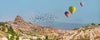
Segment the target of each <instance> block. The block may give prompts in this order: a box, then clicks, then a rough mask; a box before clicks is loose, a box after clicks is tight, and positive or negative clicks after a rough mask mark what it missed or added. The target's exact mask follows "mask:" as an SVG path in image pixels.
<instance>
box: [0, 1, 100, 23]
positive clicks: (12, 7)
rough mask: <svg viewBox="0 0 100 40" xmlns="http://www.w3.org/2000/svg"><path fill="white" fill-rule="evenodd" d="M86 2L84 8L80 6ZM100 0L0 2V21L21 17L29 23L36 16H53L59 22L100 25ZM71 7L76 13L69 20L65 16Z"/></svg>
mask: <svg viewBox="0 0 100 40" xmlns="http://www.w3.org/2000/svg"><path fill="white" fill-rule="evenodd" d="M80 2H84V3H85V5H84V7H81V6H80ZM99 4H100V0H0V21H9V20H14V18H15V16H16V15H21V16H22V17H24V18H25V19H26V20H27V21H29V18H30V17H31V16H34V15H43V14H46V13H47V14H53V15H55V16H56V17H58V19H57V20H56V21H57V22H66V23H100V5H99ZM69 6H76V8H77V10H76V12H75V13H74V14H73V15H71V16H70V17H69V18H66V16H65V15H64V12H65V11H68V7H69Z"/></svg>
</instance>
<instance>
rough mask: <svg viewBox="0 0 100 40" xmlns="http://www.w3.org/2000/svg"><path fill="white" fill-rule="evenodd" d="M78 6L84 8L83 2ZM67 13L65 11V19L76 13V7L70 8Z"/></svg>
mask: <svg viewBox="0 0 100 40" xmlns="http://www.w3.org/2000/svg"><path fill="white" fill-rule="evenodd" d="M80 6H81V7H83V6H84V2H80ZM68 10H69V11H65V15H66V17H70V15H71V14H74V13H75V11H76V7H75V6H70V7H69V9H68Z"/></svg>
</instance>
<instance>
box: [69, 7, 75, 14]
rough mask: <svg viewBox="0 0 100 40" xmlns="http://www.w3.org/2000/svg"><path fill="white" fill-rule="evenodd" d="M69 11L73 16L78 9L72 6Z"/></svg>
mask: <svg viewBox="0 0 100 40" xmlns="http://www.w3.org/2000/svg"><path fill="white" fill-rule="evenodd" d="M69 11H70V12H71V14H74V12H75V11H76V7H75V6H70V7H69Z"/></svg>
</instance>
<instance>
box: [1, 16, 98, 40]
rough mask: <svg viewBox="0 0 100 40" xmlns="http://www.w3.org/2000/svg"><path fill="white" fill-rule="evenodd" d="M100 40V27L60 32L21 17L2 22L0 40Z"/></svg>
mask: <svg viewBox="0 0 100 40" xmlns="http://www.w3.org/2000/svg"><path fill="white" fill-rule="evenodd" d="M3 39H5V40H100V25H87V26H84V27H82V28H76V29H74V30H60V29H57V28H53V27H51V26H40V25H36V24H32V23H29V22H26V21H25V20H24V19H23V18H22V17H21V16H16V18H15V20H14V21H8V22H0V40H3Z"/></svg>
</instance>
